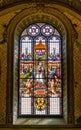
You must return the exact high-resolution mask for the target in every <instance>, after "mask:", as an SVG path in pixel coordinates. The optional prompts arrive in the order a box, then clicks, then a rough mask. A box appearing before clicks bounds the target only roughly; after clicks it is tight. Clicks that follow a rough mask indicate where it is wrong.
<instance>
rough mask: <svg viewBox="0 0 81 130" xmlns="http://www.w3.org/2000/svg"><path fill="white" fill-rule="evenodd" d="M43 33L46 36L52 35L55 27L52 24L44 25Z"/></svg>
mask: <svg viewBox="0 0 81 130" xmlns="http://www.w3.org/2000/svg"><path fill="white" fill-rule="evenodd" d="M41 33H42V34H43V35H45V36H50V35H52V34H53V33H54V28H53V27H52V26H51V25H44V26H42V28H41Z"/></svg>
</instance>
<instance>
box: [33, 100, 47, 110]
mask: <svg viewBox="0 0 81 130" xmlns="http://www.w3.org/2000/svg"><path fill="white" fill-rule="evenodd" d="M46 106H47V103H46V100H45V99H44V98H37V99H36V100H35V108H36V109H37V110H39V111H43V110H45V108H46Z"/></svg>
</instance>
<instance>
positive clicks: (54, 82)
mask: <svg viewBox="0 0 81 130" xmlns="http://www.w3.org/2000/svg"><path fill="white" fill-rule="evenodd" d="M61 89H62V88H61V79H49V80H48V96H50V97H61V94H62V92H61V91H62V90H61Z"/></svg>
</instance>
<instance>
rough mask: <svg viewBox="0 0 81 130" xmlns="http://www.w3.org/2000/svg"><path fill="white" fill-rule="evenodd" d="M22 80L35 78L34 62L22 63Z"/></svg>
mask: <svg viewBox="0 0 81 130" xmlns="http://www.w3.org/2000/svg"><path fill="white" fill-rule="evenodd" d="M20 78H25V79H28V78H34V67H33V61H23V60H21V61H20Z"/></svg>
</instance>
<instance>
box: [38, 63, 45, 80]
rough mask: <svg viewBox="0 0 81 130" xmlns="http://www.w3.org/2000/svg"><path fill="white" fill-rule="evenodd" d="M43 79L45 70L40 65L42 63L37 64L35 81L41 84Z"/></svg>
mask: <svg viewBox="0 0 81 130" xmlns="http://www.w3.org/2000/svg"><path fill="white" fill-rule="evenodd" d="M44 78H45V69H44V67H43V65H42V62H39V64H38V66H37V68H36V79H37V81H39V82H43V80H44Z"/></svg>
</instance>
